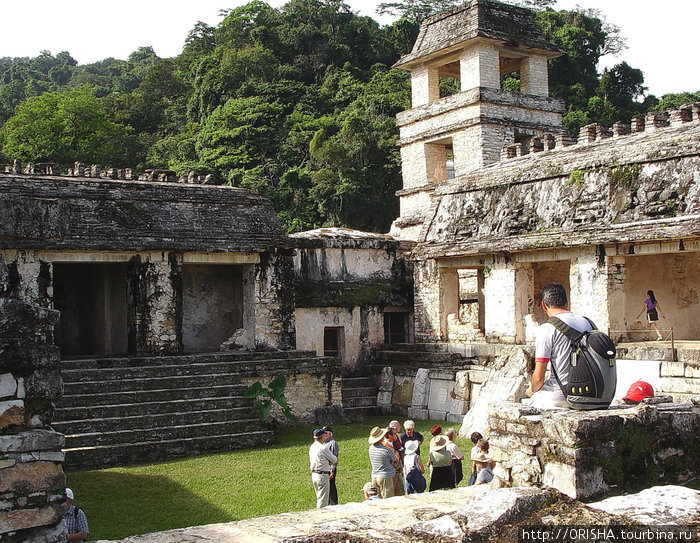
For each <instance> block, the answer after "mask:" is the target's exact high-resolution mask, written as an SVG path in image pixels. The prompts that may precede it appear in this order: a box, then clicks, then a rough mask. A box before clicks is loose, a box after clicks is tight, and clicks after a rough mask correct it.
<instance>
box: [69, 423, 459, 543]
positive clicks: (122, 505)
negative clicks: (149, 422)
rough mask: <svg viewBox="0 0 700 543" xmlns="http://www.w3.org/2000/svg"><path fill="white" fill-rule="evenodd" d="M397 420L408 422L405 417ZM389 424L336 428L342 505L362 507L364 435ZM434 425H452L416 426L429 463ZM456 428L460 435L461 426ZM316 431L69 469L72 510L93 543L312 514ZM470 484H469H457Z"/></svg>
mask: <svg viewBox="0 0 700 543" xmlns="http://www.w3.org/2000/svg"><path fill="white" fill-rule="evenodd" d="M393 418H397V419H398V420H400V421H401V423H402V424H403V420H404V418H400V417H393ZM390 420H392V417H391V416H381V417H368V418H367V419H366V420H365V421H364V422H361V423H354V424H346V425H339V426H334V428H333V430H334V432H333V434H334V437H335V439H336V441H338V444H339V446H340V456H339V467H338V482H337V485H338V498H339V501H340V503H347V502H353V501H362V499H363V495H362V485H363V484H365V483H366V482H367V481H369V480H370V471H371V469H370V464H369V458H368V455H367V449H368V447H369V445H368V443H367V437H368V436H369V432H370V430H371V429H372V427H373V426H386V425H387V424H388V423H389V421H390ZM433 424H441V425H442V427H443V429H447V427H448V425H447V423H445V422H444V421H416V426H417V428H416V429H417V430H418V431H419V432H420V433H422V434H423V436H424V437H425V440H426V443H425V446H423V447H421V456H422V458H423V462H424V463H425V464H427V460H428V447H427V442H428V441H429V439H428V438H429V437H430V432H429V429H430V427H431V426H432V425H433ZM455 428H456V429H457V430H459V425H455ZM312 429H313V427H312V426H304V425H300V426H296V427H293V428H287V429H284V430H283V431H282V432H281V434H280V440H279V443H278V444H276V445H272V446H270V447H267V448H261V449H249V450H243V451H233V452H230V453H222V454H216V455H209V456H200V457H196V458H186V459H182V460H173V461H170V462H162V463H158V464H143V465H137V466H129V467H121V468H111V469H104V470H89V471H72V472H68V473H67V479H68V486H69V487H70V488H72V489H73V491H74V492H75V505H76V506H77V507H80V508H81V509H83V510H84V511H85V514H86V515H87V518H88V523H89V525H90V539H91V540H93V541H94V540H96V539H121V538H124V537H126V536H129V535H135V534H142V533H148V532H157V531H161V530H169V529H173V528H183V527H186V526H196V525H200V524H211V523H216V522H231V521H235V520H242V519H246V518H251V517H261V516H266V515H274V514H277V513H284V512H289V511H302V510H307V509H312V508H313V507H315V506H316V497H315V494H314V491H313V487H312V486H311V476H310V474H309V455H308V450H309V446H310V445H311V443H312V441H313V439H312V437H311V430H312ZM457 444H458V445H459V447H460V449H461V450H462V452H463V453H464V454H465V456H467V457H468V455H469V451H470V449H471V442H470V441H469V439H465V438H460V437H458V438H457ZM468 469H469V467H468V462H466V463H465V471H467V470H468ZM466 483H467V481H466V479H465V480H464V481H462V483H460V485H466Z"/></svg>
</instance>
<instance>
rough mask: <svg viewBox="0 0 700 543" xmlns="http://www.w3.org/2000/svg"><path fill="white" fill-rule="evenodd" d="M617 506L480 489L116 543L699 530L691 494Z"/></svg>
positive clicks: (645, 495)
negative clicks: (570, 529)
mask: <svg viewBox="0 0 700 543" xmlns="http://www.w3.org/2000/svg"><path fill="white" fill-rule="evenodd" d="M309 484H310V483H309ZM621 498H622V499H619V498H611V499H608V500H603V501H601V502H598V503H595V504H588V505H584V504H583V503H581V502H578V501H574V500H571V499H569V498H567V497H566V496H564V495H562V494H559V493H557V492H556V491H553V490H552V489H536V488H522V487H521V488H493V487H492V486H491V485H482V486H472V487H463V488H457V489H454V490H439V491H437V492H429V493H428V492H426V493H424V494H413V495H411V496H399V497H395V498H389V499H387V500H375V501H365V502H362V503H347V504H344V505H336V506H331V507H326V508H324V509H312V510H310V511H298V512H294V513H284V514H281V515H275V516H270V517H261V518H253V519H247V520H242V521H238V522H230V523H225V524H210V525H206V526H193V527H191V528H183V529H179V530H169V531H166V532H157V533H152V534H144V535H138V536H133V537H128V538H126V539H124V540H122V543H193V542H195V541H211V542H216V543H249V542H251V541H255V542H256V543H273V542H287V543H341V542H342V543H346V542H352V543H370V542H377V543H378V542H387V541H391V542H393V543H409V542H412V543H415V542H426V543H427V542H430V543H436V542H447V541H489V542H494V543H505V542H514V541H518V527H519V526H532V525H547V526H549V527H551V528H552V529H554V528H556V527H557V526H561V525H574V524H575V525H578V526H586V525H587V526H597V527H614V526H619V525H626V526H630V525H636V526H644V527H645V528H646V526H645V525H648V524H657V525H668V524H678V525H684V526H688V525H693V524H695V525H697V524H698V523H700V518H698V513H697V512H698V510H700V492H699V491H697V490H692V489H689V488H684V487H677V486H666V487H656V488H652V489H648V490H645V491H643V492H642V493H640V494H638V495H631V496H624V497H621ZM103 543H105V542H103Z"/></svg>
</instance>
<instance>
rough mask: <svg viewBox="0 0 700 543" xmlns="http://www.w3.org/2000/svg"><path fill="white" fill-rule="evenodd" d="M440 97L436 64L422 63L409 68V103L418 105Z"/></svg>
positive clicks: (413, 105)
mask: <svg viewBox="0 0 700 543" xmlns="http://www.w3.org/2000/svg"><path fill="white" fill-rule="evenodd" d="M438 98H440V77H439V76H438V69H437V66H427V65H425V64H423V65H422V66H419V67H417V68H415V69H413V70H411V105H412V107H418V106H422V105H425V104H429V103H430V102H433V101H435V100H437V99H438Z"/></svg>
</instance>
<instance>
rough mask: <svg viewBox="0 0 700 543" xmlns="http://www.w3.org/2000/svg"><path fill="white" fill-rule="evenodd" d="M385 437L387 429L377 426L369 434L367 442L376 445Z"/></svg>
mask: <svg viewBox="0 0 700 543" xmlns="http://www.w3.org/2000/svg"><path fill="white" fill-rule="evenodd" d="M385 435H386V428H380V427H379V426H375V427H374V428H372V431H371V432H370V433H369V439H367V441H369V443H370V445H374V444H375V443H376V442H377V441H381V440H382V439H383V438H384V436H385Z"/></svg>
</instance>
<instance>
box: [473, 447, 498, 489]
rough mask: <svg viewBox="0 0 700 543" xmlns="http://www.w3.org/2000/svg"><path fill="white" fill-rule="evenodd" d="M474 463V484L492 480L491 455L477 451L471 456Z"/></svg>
mask: <svg viewBox="0 0 700 543" xmlns="http://www.w3.org/2000/svg"><path fill="white" fill-rule="evenodd" d="M472 460H473V462H474V463H475V464H476V482H475V483H474V484H475V485H483V484H486V483H490V482H491V481H493V471H492V470H491V457H490V456H489V455H488V454H486V453H485V452H479V453H477V454H475V455H474V456H473V457H472Z"/></svg>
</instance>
